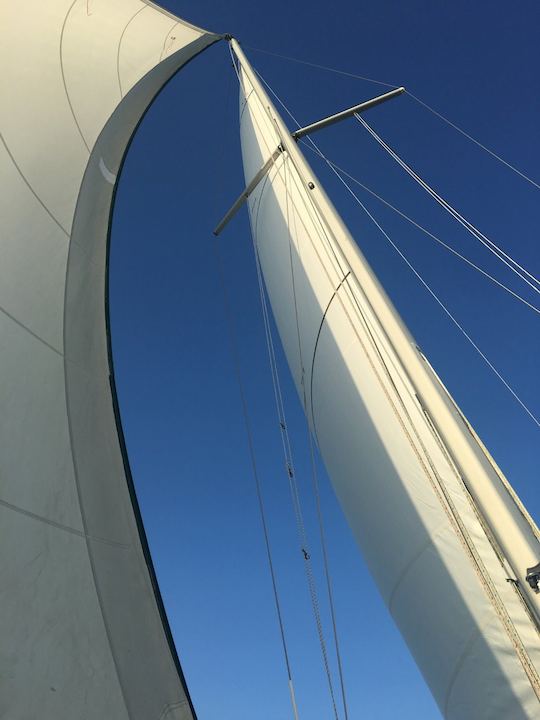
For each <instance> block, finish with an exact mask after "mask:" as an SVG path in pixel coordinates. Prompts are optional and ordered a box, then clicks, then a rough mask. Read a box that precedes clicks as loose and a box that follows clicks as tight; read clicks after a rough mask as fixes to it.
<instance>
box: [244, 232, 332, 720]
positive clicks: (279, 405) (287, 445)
mask: <svg viewBox="0 0 540 720" xmlns="http://www.w3.org/2000/svg"><path fill="white" fill-rule="evenodd" d="M252 237H253V247H254V253H255V263H256V267H257V280H258V283H259V294H260V298H261V307H262V315H263V320H264V328H265V335H266V342H267V349H268V357H269V362H270V368H271V375H272V382H273V386H274V398H275V402H276V413H277V418H278V423H279V427H280V434H281V441H282V445H283V455H284V462H285V470H286V473H287V478H288V482H289V488H290V492H291V499H292V504H293V510H294V514H295V519H296V525H297V531H298V536H299V539H300V547H301V551H302V554H303V557H304V567H305V571H306V578H307V583H308V590H309V595H310V600H311V605H312V609H313V614H314V617H315V624H316V627H317V634H318V637H319V645H320V647H321V654H322V658H323V665H324V670H325V673H326V678H327V682H328V688H329V692H330V698H331V702H332V707H333V711H334V717H335V718H336V720H338V718H339V716H338V712H337V707H336V701H335V694H334V687H333V682H332V676H331V672H330V665H329V662H328V652H327V650H326V641H325V639H324V632H323V626H322V619H321V611H320V605H319V600H318V594H317V588H316V583H315V576H314V572H313V566H312V561H311V553H310V550H309V542H308V537H307V532H306V528H305V522H304V517H303V512H302V505H301V500H300V493H299V490H298V483H297V482H296V471H295V466H294V460H293V454H292V446H291V441H290V436H289V432H288V425H287V418H286V414H285V407H284V402H283V393H282V389H281V382H280V379H279V372H278V365H277V359H276V353H275V347H274V341H273V337H272V330H271V324H270V314H269V310H268V304H267V300H266V293H265V289H264V281H263V279H262V270H261V265H260V258H259V253H258V249H257V246H256V241H255V235H254V234H253V233H252Z"/></svg>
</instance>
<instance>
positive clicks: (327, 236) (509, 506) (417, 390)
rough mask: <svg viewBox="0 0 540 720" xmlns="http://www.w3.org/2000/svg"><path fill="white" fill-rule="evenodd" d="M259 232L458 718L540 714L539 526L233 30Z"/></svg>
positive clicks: (368, 526)
mask: <svg viewBox="0 0 540 720" xmlns="http://www.w3.org/2000/svg"><path fill="white" fill-rule="evenodd" d="M231 45H232V49H233V51H234V53H235V54H236V56H237V58H238V60H239V62H240V69H239V74H240V75H239V76H240V85H241V88H240V102H241V138H242V148H243V156H244V168H245V175H246V183H247V184H248V185H249V184H250V181H251V180H252V179H253V178H254V177H255V174H256V172H257V171H258V170H259V169H260V168H261V167H263V166H264V165H265V163H266V162H268V159H269V157H270V156H271V154H272V153H274V152H275V150H276V148H277V147H278V146H280V147H281V148H282V149H283V152H282V153H281V154H280V155H279V156H278V157H277V158H276V159H275V160H274V161H273V164H272V167H271V169H270V170H269V172H268V174H267V176H266V177H265V179H264V180H263V181H262V182H260V183H259V184H258V186H257V188H255V189H252V190H251V193H250V196H249V200H248V203H249V210H250V214H251V219H252V228H253V233H254V240H255V244H256V248H257V252H258V255H259V259H260V262H261V268H262V271H263V275H264V278H265V283H266V286H267V290H268V294H269V298H270V302H271V305H272V308H273V312H274V316H275V318H276V324H277V327H278V330H279V333H280V336H281V340H282V342H283V345H284V349H285V353H286V355H287V359H288V362H289V365H290V367H291V371H292V374H293V377H294V380H295V383H296V386H297V389H298V392H299V395H300V398H301V400H302V402H303V405H304V410H305V412H306V415H307V417H308V420H309V422H310V425H311V429H312V432H313V433H314V435H315V437H316V439H317V442H318V444H319V448H320V450H321V454H322V456H323V459H324V461H325V464H326V466H327V469H328V471H329V475H330V478H331V480H332V483H333V485H334V488H335V490H336V493H337V495H338V498H339V500H340V502H341V504H342V507H343V509H344V512H345V514H346V516H347V518H348V521H349V524H350V525H351V528H352V529H353V532H354V534H355V536H356V538H357V540H358V543H359V545H360V547H361V549H362V551H363V553H364V556H365V558H366V561H367V563H368V565H369V567H370V570H371V572H372V574H373V576H374V579H375V581H376V583H377V585H378V586H379V589H380V591H381V594H382V595H383V598H384V599H385V601H386V603H387V605H388V606H389V609H390V612H391V613H392V615H393V617H394V619H395V621H396V623H397V625H398V626H399V628H400V630H401V632H402V634H403V635H404V637H405V639H406V641H407V643H408V645H409V648H410V649H411V652H412V654H413V655H414V657H415V659H416V661H417V664H418V665H419V667H420V669H421V670H422V672H423V674H424V676H425V678H426V680H427V682H428V684H429V685H430V688H431V690H432V692H433V694H434V696H435V698H436V700H437V702H438V704H439V707H440V708H441V711H442V712H443V714H444V715H445V717H448V718H450V717H459V718H471V720H472V719H473V718H474V719H475V720H478V719H480V718H486V720H487V718H494V717H501V718H502V717H505V718H506V717H516V718H518V717H519V718H522V717H523V718H532V717H536V716H537V714H538V712H539V703H540V681H539V677H538V673H539V670H540V653H539V645H538V622H539V618H540V603H539V596H538V595H537V594H536V593H535V591H534V588H533V587H532V584H531V585H529V583H528V582H526V581H525V576H526V574H527V571H528V568H530V567H532V566H534V565H536V564H537V563H538V560H539V559H540V544H539V542H538V537H539V534H538V529H537V528H536V526H535V525H534V523H533V522H532V520H531V519H530V517H529V516H528V514H527V513H526V511H524V508H523V506H522V505H521V503H520V502H519V500H518V499H517V497H516V495H515V493H514V492H513V490H512V489H511V487H510V485H509V483H508V481H507V480H506V479H505V478H504V476H503V475H502V473H501V472H500V470H499V469H498V468H497V467H496V465H495V463H494V462H493V460H492V459H491V457H490V456H489V454H488V453H487V451H486V450H485V448H484V447H483V445H482V444H481V443H480V442H479V441H478V438H477V436H476V435H475V434H474V432H473V431H472V430H471V428H470V426H469V425H468V423H467V422H466V420H465V419H464V417H463V415H462V414H461V412H460V411H459V409H458V408H457V406H456V405H455V403H454V402H453V400H452V398H451V397H450V395H449V394H448V392H447V391H446V389H445V388H444V386H443V385H442V383H441V382H440V380H439V379H438V378H437V376H436V375H435V373H434V372H433V370H432V369H431V367H430V365H429V363H428V362H427V361H426V359H425V358H424V356H423V355H422V353H421V352H420V351H419V349H418V347H417V345H416V343H415V342H414V340H413V338H412V337H411V335H410V333H409V332H408V330H407V329H406V328H405V326H404V324H403V322H402V321H401V319H400V317H399V315H398V313H397V312H396V310H395V309H394V308H393V306H392V304H391V302H390V300H389V298H388V297H387V295H386V293H385V292H384V290H383V289H382V287H381V286H380V284H379V282H378V281H377V279H376V278H375V276H374V275H373V273H372V271H371V269H370V268H369V266H368V264H367V262H366V260H365V259H364V258H363V256H362V254H361V252H360V251H359V249H358V247H357V245H356V243H355V242H354V240H353V238H352V237H351V236H350V234H349V232H348V230H347V228H346V227H345V226H344V224H343V222H342V221H341V219H340V218H339V216H338V214H337V212H336V210H335V209H334V207H333V206H332V204H331V202H330V200H329V199H328V197H327V196H326V194H325V193H324V190H323V189H322V188H321V186H320V183H319V181H318V180H317V178H316V177H315V175H314V173H313V171H312V170H311V168H310V167H309V165H308V163H307V162H306V160H305V158H304V157H303V155H302V153H301V151H300V149H299V147H297V145H296V143H295V142H294V139H293V137H292V136H291V133H290V131H289V130H288V128H287V127H286V125H285V123H284V122H283V120H282V119H281V117H280V116H279V114H278V113H277V111H276V109H275V107H274V106H273V104H272V102H271V101H270V98H269V97H268V95H267V93H266V92H265V90H264V88H263V87H262V85H261V83H260V82H259V79H258V77H257V75H256V73H254V72H253V70H252V68H251V67H250V65H249V62H248V61H247V59H246V57H245V55H244V53H243V51H242V49H241V48H240V46H239V45H238V43H237V42H236V41H234V40H232V42H231Z"/></svg>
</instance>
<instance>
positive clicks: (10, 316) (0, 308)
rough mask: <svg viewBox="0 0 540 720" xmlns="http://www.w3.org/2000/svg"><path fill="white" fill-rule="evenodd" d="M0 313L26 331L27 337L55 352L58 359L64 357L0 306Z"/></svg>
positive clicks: (59, 351)
mask: <svg viewBox="0 0 540 720" xmlns="http://www.w3.org/2000/svg"><path fill="white" fill-rule="evenodd" d="M0 312H1V313H2V314H3V315H5V316H6V317H8V318H9V319H10V320H11V321H12V322H14V323H15V324H16V325H18V326H19V327H20V328H21V329H22V330H25V331H26V332H27V333H28V334H29V335H31V336H32V337H33V338H35V339H36V340H39V342H40V343H43V345H45V347H48V348H49V350H52V351H53V352H55V353H56V354H57V355H60V357H64V354H63V353H62V351H61V350H58V349H57V348H55V347H54V345H51V344H50V343H48V342H47V341H46V340H44V339H43V338H42V337H40V336H39V335H38V334H37V333H35V332H34V331H33V330H30V328H29V327H27V326H26V325H24V323H22V322H21V321H20V320H17V318H16V317H14V316H13V315H12V314H11V313H9V312H8V311H7V310H6V309H5V308H3V307H1V306H0Z"/></svg>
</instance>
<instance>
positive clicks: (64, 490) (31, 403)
mask: <svg viewBox="0 0 540 720" xmlns="http://www.w3.org/2000/svg"><path fill="white" fill-rule="evenodd" d="M0 28H1V34H2V40H1V42H0V65H1V67H2V73H1V77H0V97H1V98H2V104H1V108H0V132H1V136H0V139H1V142H0V185H1V187H2V192H1V193H0V219H1V220H0V222H1V231H0V232H1V237H0V252H1V260H0V408H1V413H0V436H1V441H0V445H1V451H0V528H1V532H0V537H1V542H0V578H1V581H0V638H1V640H0V717H2V718H10V719H13V720H16V719H20V720H30V719H31V718H40V719H41V720H68V719H69V720H72V719H74V718H86V719H88V720H124V719H125V720H127V719H128V718H130V719H131V720H136V719H140V720H159V719H160V720H173V719H176V720H185V719H187V718H192V717H193V716H194V714H193V711H192V708H191V704H190V701H189V697H188V695H187V690H186V688H185V685H184V681H183V678H182V674H181V670H180V666H179V664H178V659H177V657H176V651H175V649H174V645H173V643H172V640H171V637H170V631H169V629H168V625H167V621H166V618H165V615H164V612H163V608H162V604H161V600H160V597H159V591H158V589H157V585H156V582H155V577H154V573H153V570H152V566H151V562H150V559H149V556H148V550H147V546H146V541H145V539H144V531H143V530H142V526H141V525H140V520H139V515H138V510H137V506H136V499H135V497H134V495H133V492H132V486H131V478H130V476H129V468H128V465H127V461H126V459H125V455H124V451H123V445H122V439H121V430H120V429H119V428H117V421H116V418H115V409H114V407H113V403H114V402H115V396H114V388H113V387H112V385H111V379H110V376H111V366H110V359H109V348H108V337H107V334H108V333H107V326H106V297H105V296H106V268H107V246H108V227H109V222H110V215H111V205H112V200H113V194H114V189H115V186H116V181H117V176H118V173H119V171H120V168H121V163H122V160H123V156H124V153H125V151H126V148H127V145H128V144H129V141H130V138H131V135H132V133H133V132H134V130H135V128H136V126H137V124H138V122H139V121H140V119H141V117H142V115H143V114H144V112H145V110H146V108H147V107H148V105H149V104H150V103H151V102H152V99H153V98H154V96H155V94H156V93H157V92H158V91H159V89H160V88H161V87H162V86H163V85H164V83H165V82H166V81H167V80H168V79H169V78H170V77H171V76H172V75H173V74H174V73H175V72H176V71H177V70H178V69H179V68H180V67H181V66H182V65H183V64H184V63H186V62H187V61H189V60H190V59H191V58H192V57H193V56H194V55H196V54H197V53H198V52H200V51H201V50H203V49H204V48H205V47H207V46H208V45H209V44H211V43H213V42H215V41H216V40H217V39H218V37H217V36H216V35H213V34H210V33H207V32H205V31H203V30H201V29H199V28H196V27H193V26H192V25H189V24H188V23H186V22H184V21H182V20H179V19H178V18H175V17H174V16H172V15H170V14H169V13H167V12H166V11H164V10H161V9H160V8H158V7H157V6H155V5H154V4H152V3H150V2H146V1H144V2H142V1H140V0H25V2H23V3H21V2H16V1H15V0H3V2H2V3H1V4H0Z"/></svg>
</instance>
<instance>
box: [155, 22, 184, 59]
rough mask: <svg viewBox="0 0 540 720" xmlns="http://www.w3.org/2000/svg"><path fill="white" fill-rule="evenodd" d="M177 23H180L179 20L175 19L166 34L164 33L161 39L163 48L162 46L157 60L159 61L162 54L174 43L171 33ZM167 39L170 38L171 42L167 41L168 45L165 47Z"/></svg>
mask: <svg viewBox="0 0 540 720" xmlns="http://www.w3.org/2000/svg"><path fill="white" fill-rule="evenodd" d="M178 25H180V22H179V21H178V20H177V21H176V22H175V23H174V25H172V26H171V28H170V29H169V30H168V31H167V34H166V35H165V39H164V40H163V48H162V50H161V54H160V56H159V62H161V61H162V60H163V56H164V55H165V53H166V52H167V53H168V52H169V50H170V49H171V47H172V44H173V43H174V39H173V38H172V36H171V33H172V31H173V30H174V28H175V27H177V26H178ZM169 39H170V40H172V43H169V47H168V48H166V47H165V45H166V43H167V40H169Z"/></svg>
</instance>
